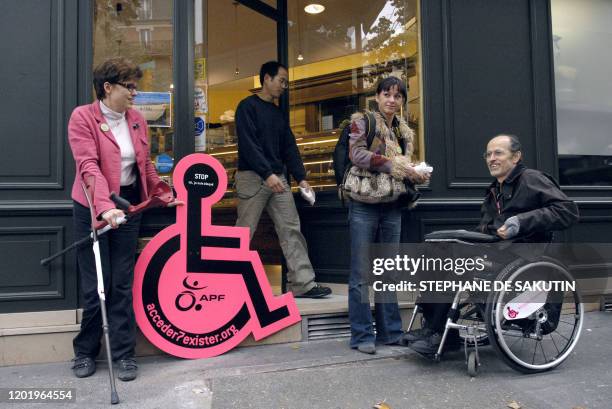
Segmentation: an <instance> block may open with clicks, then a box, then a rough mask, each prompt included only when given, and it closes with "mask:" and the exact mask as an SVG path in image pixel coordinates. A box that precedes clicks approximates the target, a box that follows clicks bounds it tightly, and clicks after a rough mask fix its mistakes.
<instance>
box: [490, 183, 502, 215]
mask: <svg viewBox="0 0 612 409" xmlns="http://www.w3.org/2000/svg"><path fill="white" fill-rule="evenodd" d="M491 194H492V195H493V201H495V208H497V214H501V211H502V209H501V208H502V206H501V198H502V192H501V189H500V192H499V194H496V193H495V188H494V187H493V188H491Z"/></svg>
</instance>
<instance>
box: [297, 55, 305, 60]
mask: <svg viewBox="0 0 612 409" xmlns="http://www.w3.org/2000/svg"><path fill="white" fill-rule="evenodd" d="M297 60H298V61H304V56H303V55H302V54H301V53H300V54H298V56H297Z"/></svg>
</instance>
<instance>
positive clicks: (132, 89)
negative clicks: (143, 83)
mask: <svg viewBox="0 0 612 409" xmlns="http://www.w3.org/2000/svg"><path fill="white" fill-rule="evenodd" d="M115 84H117V85H121V86H122V87H123V88H126V89H127V90H128V91H130V92H135V91H138V85H136V84H131V83H129V82H116V83H115Z"/></svg>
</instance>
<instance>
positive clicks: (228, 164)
mask: <svg viewBox="0 0 612 409" xmlns="http://www.w3.org/2000/svg"><path fill="white" fill-rule="evenodd" d="M194 5H195V16H196V19H195V50H194V56H195V67H194V73H195V78H194V80H195V81H194V82H195V90H194V97H195V101H194V112H195V149H196V151H198V152H206V153H208V154H210V155H212V156H214V157H215V158H217V159H218V160H219V161H220V162H221V163H222V164H223V166H224V167H225V169H226V171H227V174H228V181H229V183H228V185H229V186H228V192H227V193H226V195H225V196H224V198H223V200H222V201H221V202H219V203H218V204H217V206H234V205H235V202H236V199H235V194H234V189H233V178H234V173H235V171H236V166H237V158H238V156H237V146H236V127H235V125H234V115H235V112H236V107H237V106H238V103H239V102H240V101H241V100H242V99H243V98H246V97H248V96H249V95H252V94H253V93H254V92H255V91H256V89H257V88H258V87H259V86H260V84H259V68H260V66H261V64H263V63H264V62H266V61H270V60H275V59H277V45H276V21H274V20H272V19H270V18H268V17H265V16H263V15H260V14H258V13H257V12H255V11H253V10H252V9H250V8H248V7H246V6H244V5H242V4H239V3H238V2H235V1H232V0H214V1H203V0H195V2H194Z"/></svg>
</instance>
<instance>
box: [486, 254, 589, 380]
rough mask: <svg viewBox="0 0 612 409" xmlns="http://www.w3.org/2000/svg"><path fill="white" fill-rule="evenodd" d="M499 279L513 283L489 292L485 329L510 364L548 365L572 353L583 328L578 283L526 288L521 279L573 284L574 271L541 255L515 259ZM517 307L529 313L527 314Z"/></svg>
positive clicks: (526, 369)
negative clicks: (534, 257)
mask: <svg viewBox="0 0 612 409" xmlns="http://www.w3.org/2000/svg"><path fill="white" fill-rule="evenodd" d="M496 280H497V281H504V282H509V283H510V284H509V285H510V287H511V288H512V290H511V291H499V292H491V294H489V297H488V299H487V304H486V310H485V321H486V326H487V333H488V334H489V340H490V343H491V345H492V346H493V348H494V349H495V350H496V352H498V353H499V355H500V356H501V357H502V359H503V360H504V361H505V362H506V363H507V364H508V365H509V366H510V367H511V368H513V369H515V370H517V371H520V372H523V373H537V372H543V371H548V370H550V369H552V368H554V367H556V366H558V365H559V364H561V363H562V362H563V361H564V360H565V359H566V358H567V357H568V356H569V355H570V354H571V353H572V350H573V349H574V347H575V346H576V343H577V342H578V338H579V337H580V332H581V330H582V323H583V318H584V317H583V316H584V311H583V305H582V303H581V298H580V294H579V292H578V289H577V287H575V288H571V286H565V287H560V286H558V287H554V288H553V289H550V290H549V291H546V289H544V290H542V288H540V291H538V290H535V289H528V290H527V291H525V287H524V286H523V283H525V282H531V283H534V282H543V283H545V282H549V283H553V282H562V283H573V285H574V286H575V281H574V279H573V277H572V276H571V274H570V273H569V272H568V271H567V269H566V268H565V267H564V266H562V265H561V264H559V263H558V262H557V261H555V260H552V259H548V258H542V259H539V260H537V261H533V262H525V261H522V262H520V263H512V264H511V265H509V266H507V268H505V269H504V270H503V271H502V272H501V273H500V274H499V275H498V276H497V279H496ZM517 287H522V288H517ZM526 299H529V300H531V301H529V302H527V301H525V300H526ZM517 306H518V307H517ZM513 308H516V309H517V310H519V311H523V312H524V313H525V314H526V313H529V314H528V316H523V315H524V314H521V313H518V312H517V311H515V310H513ZM520 308H522V310H520ZM532 310H533V311H532Z"/></svg>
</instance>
